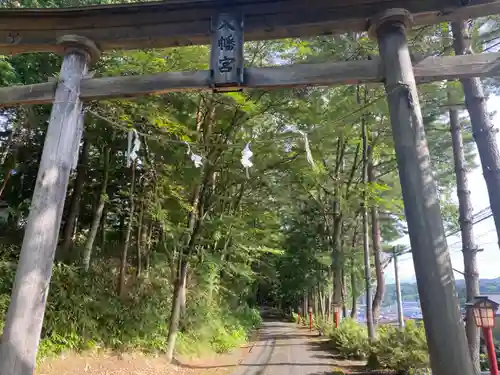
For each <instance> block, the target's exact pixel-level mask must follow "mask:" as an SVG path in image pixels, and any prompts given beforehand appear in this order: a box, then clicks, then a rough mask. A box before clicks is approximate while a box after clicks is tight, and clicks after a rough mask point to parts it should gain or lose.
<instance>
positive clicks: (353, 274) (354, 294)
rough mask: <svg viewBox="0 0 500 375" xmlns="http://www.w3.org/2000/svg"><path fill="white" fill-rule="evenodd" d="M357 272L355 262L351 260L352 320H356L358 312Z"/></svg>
mask: <svg viewBox="0 0 500 375" xmlns="http://www.w3.org/2000/svg"><path fill="white" fill-rule="evenodd" d="M356 289H357V288H356V271H355V268H354V260H353V259H352V260H351V297H352V306H351V318H352V319H355V318H356V314H357V310H358V304H357V302H358V291H357V290H356Z"/></svg>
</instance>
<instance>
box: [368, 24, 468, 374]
mask: <svg viewBox="0 0 500 375" xmlns="http://www.w3.org/2000/svg"><path fill="white" fill-rule="evenodd" d="M399 26H400V25H397V24H396V23H389V22H386V23H385V24H383V25H382V26H381V27H380V28H379V29H378V30H377V34H378V41H379V51H380V56H381V57H382V58H383V61H384V72H385V74H384V75H385V77H386V78H385V85H386V92H387V101H388V104H389V113H390V119H391V127H392V135H393V138H394V148H395V151H396V159H397V163H398V171H399V180H400V182H401V190H402V193H403V201H404V209H405V217H406V221H407V223H408V232H409V236H410V243H411V249H412V256H413V264H414V266H415V276H416V279H417V287H418V291H419V295H420V305H421V308H422V315H423V318H424V326H425V331H426V337H427V344H428V347H429V358H430V365H431V369H432V373H433V374H439V375H456V374H474V370H473V367H472V362H471V358H470V355H469V349H468V347H467V341H466V337H465V329H464V325H463V322H462V316H461V313H460V311H459V305H458V298H457V293H456V290H455V280H454V278H453V269H452V265H451V259H450V254H449V251H448V246H447V243H446V236H445V231H444V226H443V221H442V218H441V210H440V204H439V198H438V192H437V187H436V183H435V181H434V178H433V173H432V166H431V158H430V155H429V149H428V145H427V140H426V136H425V130H424V123H423V119H422V113H421V109H420V103H419V98H418V92H417V87H416V83H415V76H414V74H413V69H412V62H411V59H410V53H409V50H408V44H407V41H406V35H405V30H404V27H399Z"/></svg>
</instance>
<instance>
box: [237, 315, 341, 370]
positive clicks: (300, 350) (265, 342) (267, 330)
mask: <svg viewBox="0 0 500 375" xmlns="http://www.w3.org/2000/svg"><path fill="white" fill-rule="evenodd" d="M335 370H337V371H338V369H336V366H335V360H334V358H333V355H332V354H331V353H328V352H327V351H326V350H325V349H324V340H321V339H320V338H319V337H318V336H317V333H316V332H312V333H310V332H309V330H308V329H305V328H298V327H297V326H296V325H295V324H293V323H283V322H266V323H264V324H263V326H262V327H261V329H260V330H259V337H258V340H257V341H256V342H255V344H254V345H253V347H252V348H251V350H250V353H249V354H247V355H246V356H245V358H244V359H243V361H242V362H241V363H240V365H239V366H238V367H237V368H236V369H235V370H233V371H232V373H231V375H333V374H336V373H339V372H336V371H335Z"/></svg>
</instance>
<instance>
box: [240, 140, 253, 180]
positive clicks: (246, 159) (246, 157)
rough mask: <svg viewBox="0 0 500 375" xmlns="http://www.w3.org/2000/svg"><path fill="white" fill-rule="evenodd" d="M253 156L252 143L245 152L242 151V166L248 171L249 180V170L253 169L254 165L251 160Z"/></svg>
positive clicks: (246, 147)
mask: <svg viewBox="0 0 500 375" xmlns="http://www.w3.org/2000/svg"><path fill="white" fill-rule="evenodd" d="M252 156H253V152H252V151H251V150H250V143H247V144H246V146H245V148H244V149H243V151H241V164H242V165H243V167H244V168H245V170H246V173H247V178H250V176H249V175H248V168H250V167H253V163H252V161H251V160H250V158H251V157H252Z"/></svg>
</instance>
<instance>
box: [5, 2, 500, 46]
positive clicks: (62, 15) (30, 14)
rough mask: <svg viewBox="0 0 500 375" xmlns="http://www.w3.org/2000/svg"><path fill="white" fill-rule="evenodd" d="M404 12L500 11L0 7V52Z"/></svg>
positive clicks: (481, 6) (457, 12)
mask: <svg viewBox="0 0 500 375" xmlns="http://www.w3.org/2000/svg"><path fill="white" fill-rule="evenodd" d="M402 7H403V8H406V9H408V10H409V11H411V12H412V13H413V14H414V16H415V22H416V24H417V25H421V24H431V23H438V22H443V21H448V20H452V19H458V18H462V17H465V18H468V17H473V18H475V17H479V16H484V15H489V14H494V13H500V0H471V1H470V5H469V6H467V7H463V6H460V0H351V1H347V0H335V1H328V0H316V1H314V2H307V1H302V0H235V1H231V2H227V1H224V0H196V1H193V0H186V1H165V2H151V3H141V4H126V5H113V6H109V5H108V6H93V7H82V8H66V9H36V10H33V9H31V10H30V9H2V10H0V19H1V20H2V22H0V53H1V54H15V53H23V52H36V51H39V52H42V51H45V52H49V51H58V47H57V45H56V43H55V41H56V40H57V38H59V37H61V36H62V35H64V34H75V35H81V36H84V37H87V38H89V39H91V40H93V41H95V42H96V44H97V45H98V46H99V48H100V49H101V50H110V49H137V48H160V47H170V46H181V45H192V44H209V42H210V27H209V26H210V22H211V20H212V19H213V17H214V16H215V15H216V14H217V11H218V10H220V11H224V12H231V13H235V14H244V15H245V20H244V22H245V40H265V39H276V38H286V37H298V36H312V35H323V34H332V33H341V32H346V31H365V30H366V27H367V21H368V19H369V18H370V17H372V16H373V15H374V14H376V13H378V12H381V11H383V10H385V9H388V8H402Z"/></svg>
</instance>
